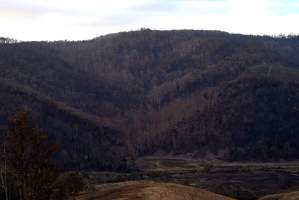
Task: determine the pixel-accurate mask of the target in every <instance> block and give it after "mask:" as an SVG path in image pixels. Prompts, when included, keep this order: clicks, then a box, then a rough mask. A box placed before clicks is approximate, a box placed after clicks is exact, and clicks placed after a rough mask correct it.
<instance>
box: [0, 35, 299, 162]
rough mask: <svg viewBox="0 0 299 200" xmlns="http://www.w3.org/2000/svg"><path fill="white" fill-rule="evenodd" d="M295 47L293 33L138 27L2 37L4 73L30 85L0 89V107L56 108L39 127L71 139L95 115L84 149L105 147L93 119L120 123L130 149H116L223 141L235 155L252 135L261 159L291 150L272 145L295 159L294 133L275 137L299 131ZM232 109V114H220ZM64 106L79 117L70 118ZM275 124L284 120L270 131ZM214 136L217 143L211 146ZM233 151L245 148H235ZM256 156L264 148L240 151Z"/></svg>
mask: <svg viewBox="0 0 299 200" xmlns="http://www.w3.org/2000/svg"><path fill="white" fill-rule="evenodd" d="M298 54H299V37H297V36H291V37H280V38H273V37H267V36H246V35H238V34H228V33H225V32H219V31H191V30H183V31H152V30H142V31H133V32H123V33H118V34H111V35H106V36H103V37H99V38H95V39H92V40H88V41H78V42H65V41H58V42H23V43H0V70H1V71H0V78H1V79H3V80H5V81H6V82H9V83H12V84H13V85H18V86H20V85H22V88H21V90H22V91H24V90H25V91H27V90H26V89H25V88H29V91H30V92H28V91H27V92H25V93H24V92H23V93H22V95H24V96H25V97H26V98H25V99H24V100H23V99H21V98H24V97H23V96H22V97H18V98H16V97H15V92H12V91H11V90H1V95H2V97H1V98H0V103H1V105H5V106H3V107H2V110H4V111H5V112H4V111H3V112H2V113H5V114H1V115H2V118H4V117H5V116H6V115H7V114H8V113H11V112H12V111H14V110H15V109H16V108H22V107H24V106H25V107H28V108H31V109H32V110H34V112H35V113H36V114H35V115H37V116H39V118H40V119H43V118H47V116H48V115H49V114H48V113H49V112H50V111H51V110H52V109H53V108H55V109H57V110H59V113H63V114H57V115H56V117H55V118H51V119H48V121H47V123H42V126H44V127H45V129H47V130H48V131H51V130H55V132H56V131H57V132H61V133H63V134H62V135H65V138H62V141H63V143H65V142H66V143H68V140H70V138H72V135H78V136H77V138H80V137H81V138H82V135H85V132H86V130H85V129H84V128H83V129H82V127H85V125H84V124H85V123H86V124H92V125H88V126H92V127H95V129H96V131H94V132H96V134H91V136H90V137H88V138H89V139H88V141H90V142H89V143H85V146H86V148H87V147H89V149H90V150H88V149H86V150H84V151H86V152H88V151H92V152H93V154H94V155H96V154H97V153H98V152H103V150H100V149H97V148H100V147H98V146H102V144H99V143H97V142H95V143H94V142H93V141H98V139H96V136H95V135H97V134H99V135H101V132H102V130H101V128H99V127H109V130H117V131H116V132H117V134H115V135H116V136H115V137H114V136H113V138H117V141H118V142H114V143H115V144H118V143H121V144H122V145H120V146H126V147H124V148H127V149H129V150H130V151H129V152H130V153H129V154H130V155H123V156H122V158H123V157H127V156H129V157H132V156H136V155H137V156H138V155H144V154H151V153H153V152H156V151H159V150H163V151H166V152H170V153H171V152H175V153H178V152H190V151H192V152H199V153H200V152H205V151H212V152H213V153H214V154H217V155H218V154H219V151H220V147H221V149H222V150H223V148H222V147H227V146H229V148H228V149H226V150H225V151H224V152H223V153H221V154H223V155H222V156H221V157H223V158H230V159H238V157H240V156H242V155H243V154H246V152H247V151H249V150H252V149H246V148H245V149H244V148H241V149H240V146H241V147H242V145H244V141H246V140H247V139H250V138H251V139H250V141H251V140H252V141H251V143H250V146H251V147H250V148H253V149H254V148H255V147H254V146H257V145H260V146H267V148H268V150H266V153H265V154H262V155H264V156H261V157H259V159H264V158H265V157H267V155H268V154H270V152H273V151H274V150H269V148H270V149H272V148H274V149H276V150H275V151H281V150H282V149H288V148H291V149H292V151H291V152H293V153H292V154H291V155H278V154H273V155H274V157H275V158H277V159H278V158H289V159H291V158H297V155H298V153H297V152H298V145H297V144H294V142H293V140H292V139H286V137H284V140H283V144H276V143H275V144H273V141H275V140H277V139H282V138H280V136H282V133H283V132H284V134H285V135H286V136H288V137H289V138H296V137H297V134H298V128H297V127H296V126H295V125H294V124H295V123H297V120H296V118H297V115H298V110H297V109H291V107H292V106H295V107H296V106H297V103H296V102H297V92H296V91H297V83H298V81H299V72H298V71H299V68H298V67H299V56H298ZM260 84H261V85H260ZM238 85H242V87H243V86H244V88H242V87H241V88H238V87H237V86H238ZM235 89H236V91H234V92H236V95H232V96H229V94H230V93H227V92H230V91H231V90H235ZM238 90H240V91H238ZM35 94H39V95H35ZM41 96H42V97H41ZM33 97H35V98H34V99H35V101H34V103H28V101H29V102H31V101H32V100H26V99H27V98H33ZM45 97H46V101H50V102H51V106H50V107H47V109H42V108H41V106H36V105H40V104H42V105H44V104H45V103H44V102H45V99H44V98H45ZM14 99H16V100H14ZM243 99H245V100H247V101H241V100H243ZM269 99H271V100H269ZM288 99H293V100H292V101H289V100H288ZM257 102H261V104H260V105H256V104H257ZM269 102H270V103H269ZM274 102H277V105H276V104H275V103H274ZM255 105H256V106H255ZM280 105H283V106H281V107H280ZM243 108H244V109H243ZM45 110H48V111H47V112H46V111H45ZM252 110H256V112H255V113H252V112H251V111H252ZM216 113H217V114H216ZM229 113H230V114H231V115H232V117H231V118H228V119H226V118H225V117H226V116H227V115H228V114H229ZM234 113H236V114H234ZM287 113H292V114H291V115H288V114H287ZM60 115H61V116H63V117H62V118H63V119H60ZM65 115H68V116H72V117H75V118H76V119H79V121H80V123H77V125H74V123H73V122H72V120H66V119H64V118H65V117H64V116H65ZM265 116H266V117H265ZM58 119H59V120H58ZM260 119H265V121H261V120H260ZM41 121H42V120H41ZM247 121H250V123H249V122H247ZM56 123H58V124H60V126H59V128H56V127H55V126H54V125H53V124H56ZM215 123H216V124H215ZM271 123H275V124H276V123H277V124H276V125H275V126H277V127H278V126H279V127H281V128H277V127H276V129H275V130H274V128H273V127H272V126H271ZM64 126H65V127H64ZM226 126H229V127H226ZM62 127H64V128H62ZM66 127H68V128H66ZM69 127H78V128H69ZM233 127H236V128H233ZM53 128H55V129H53ZM222 129H224V130H225V131H224V132H223V133H221V134H220V132H222ZM245 129H246V130H245ZM76 130H79V132H78V131H76ZM87 132H88V131H87ZM108 132H109V131H108ZM112 132H113V131H112ZM250 134H252V135H254V136H252V137H251V136H249V135H250ZM112 135H114V134H112ZM262 135H263V137H265V138H268V139H267V140H266V139H261V137H262ZM277 135H278V136H279V137H277ZM235 136H238V137H235ZM108 138H109V137H108ZM274 138H276V139H274ZM106 140H107V141H110V139H103V142H105V141H106ZM291 140H292V141H291ZM80 142H81V141H79V139H78V143H80ZM260 142H261V143H260ZM108 143H109V142H108ZM86 144H88V145H86ZM215 145H217V146H219V149H214V148H212V147H214V146H215ZM68 148H69V147H67V148H66V149H68ZM111 149H113V150H114V149H118V148H111ZM236 149H238V151H235V150H236ZM105 151H106V150H105ZM233 151H234V152H239V151H241V152H243V151H244V152H243V153H240V155H239V153H238V155H235V156H233V155H232V152H233ZM108 152H109V151H108ZM117 152H118V150H117ZM108 154H109V153H108ZM112 154H114V153H112ZM116 154H117V153H116ZM82 155H83V154H82ZM255 155H260V154H259V153H254V154H252V155H250V156H248V158H246V159H251V158H254V157H255ZM83 157H88V156H83ZM100 157H101V156H99V157H98V158H97V160H100ZM69 159H70V158H68V160H69ZM90 160H93V159H90ZM119 160H122V162H123V159H119ZM88 162H91V161H88Z"/></svg>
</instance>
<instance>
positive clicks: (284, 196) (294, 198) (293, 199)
mask: <svg viewBox="0 0 299 200" xmlns="http://www.w3.org/2000/svg"><path fill="white" fill-rule="evenodd" d="M259 200H299V192H289V193H281V194H273V195H268V196H265V197H263V198H260V199H259Z"/></svg>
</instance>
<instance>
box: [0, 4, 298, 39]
mask: <svg viewBox="0 0 299 200" xmlns="http://www.w3.org/2000/svg"><path fill="white" fill-rule="evenodd" d="M296 6H298V7H296ZM294 8H299V4H298V2H297V1H294V0H285V1H284V4H283V5H282V3H281V1H279V0H250V1H249V0H109V1H106V0H105V1H103V0H0V27H1V29H0V36H7V37H13V38H16V39H20V40H63V39H70V40H81V39H89V38H93V37H96V36H99V35H103V34H107V33H112V32H119V31H128V30H136V29H139V28H141V27H148V28H152V29H162V30H166V29H206V30H211V29H212V30H223V31H228V32H233V33H243V34H270V35H277V34H280V33H284V34H288V33H299V27H298V26H296V25H295V24H296V22H298V20H299V12H296V11H298V10H297V9H294Z"/></svg>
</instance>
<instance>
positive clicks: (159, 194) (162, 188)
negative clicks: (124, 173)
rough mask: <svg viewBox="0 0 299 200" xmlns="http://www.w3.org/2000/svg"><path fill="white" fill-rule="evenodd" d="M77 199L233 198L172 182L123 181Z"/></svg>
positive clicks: (101, 186) (162, 199) (195, 199)
mask: <svg viewBox="0 0 299 200" xmlns="http://www.w3.org/2000/svg"><path fill="white" fill-rule="evenodd" d="M77 200H232V199H231V198H228V197H225V196H221V195H218V194H215V193H212V192H208V191H206V190H202V189H198V188H194V187H188V186H183V185H178V184H171V183H156V182H149V181H147V182H123V183H117V184H106V185H100V186H98V187H97V188H96V189H95V191H93V192H85V193H82V194H81V195H80V196H79V197H78V198H77Z"/></svg>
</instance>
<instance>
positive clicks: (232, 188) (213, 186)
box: [80, 155, 299, 200]
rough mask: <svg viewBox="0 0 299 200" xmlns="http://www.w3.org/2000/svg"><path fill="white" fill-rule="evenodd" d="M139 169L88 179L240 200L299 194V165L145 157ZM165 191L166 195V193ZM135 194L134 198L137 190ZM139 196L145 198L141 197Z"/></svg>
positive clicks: (139, 161)
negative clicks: (194, 190) (184, 189)
mask: <svg viewBox="0 0 299 200" xmlns="http://www.w3.org/2000/svg"><path fill="white" fill-rule="evenodd" d="M137 166H138V168H139V172H134V173H112V172H93V173H89V174H88V177H89V178H90V180H91V181H92V182H93V183H95V184H99V185H100V184H103V183H109V182H123V181H125V184H127V182H126V181H128V180H134V181H147V182H145V183H146V184H144V182H142V183H136V184H137V185H136V188H138V190H139V189H141V188H157V187H155V186H157V185H156V184H158V183H159V184H160V183H163V184H162V185H159V184H158V185H159V187H160V186H163V188H164V186H165V185H164V184H165V183H169V184H174V183H175V184H179V185H185V186H190V187H192V188H193V187H194V188H201V189H200V190H204V191H206V190H207V191H211V192H215V193H217V194H221V195H224V196H228V197H231V198H235V199H240V200H254V199H258V198H261V197H263V196H265V195H269V194H277V193H285V192H293V191H299V162H298V161H294V162H277V163H258V162H250V163H249V162H248V163H244V162H222V161H218V160H214V161H211V160H210V161H206V160H198V159H192V158H191V157H188V156H186V155H185V156H163V157H161V156H157V157H144V158H141V159H139V160H138V161H137ZM148 181H149V182H150V184H148V183H149V182H148ZM152 181H154V183H153V182H152ZM121 184H122V183H121ZM152 184H153V185H152ZM103 186H105V185H100V186H98V188H97V189H99V188H102V187H103ZM110 186H112V185H110ZM110 186H109V187H110ZM166 186H167V184H166ZM166 186H165V187H166ZM134 187H135V186H134ZM134 187H132V186H130V187H125V188H124V189H125V190H126V191H130V189H132V188H134ZM166 188H168V187H166ZM146 190H147V189H146ZM162 190H163V191H164V189H162ZM117 191H118V190H117ZM131 191H132V194H134V192H135V189H132V190H131ZM113 193H115V191H112V192H111V195H113ZM162 193H163V192H162ZM101 194H102V193H101ZM136 195H137V193H136ZM138 195H140V196H142V195H141V194H140V193H138ZM112 199H113V198H112ZM127 199H128V198H127ZM129 199H130V198H129ZM131 199H134V198H131ZM195 199H198V198H195ZM278 199H279V198H278ZM80 200H81V199H80ZM96 200H97V199H96ZM157 200H159V198H157ZM174 200H175V199H174Z"/></svg>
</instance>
